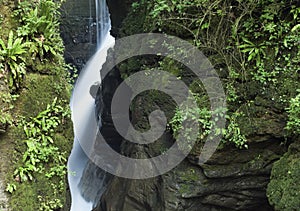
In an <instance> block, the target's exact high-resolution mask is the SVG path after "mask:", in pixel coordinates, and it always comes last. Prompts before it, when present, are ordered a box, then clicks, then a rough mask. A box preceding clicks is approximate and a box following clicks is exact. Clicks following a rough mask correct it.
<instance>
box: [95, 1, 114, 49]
mask: <svg viewBox="0 0 300 211" xmlns="http://www.w3.org/2000/svg"><path fill="white" fill-rule="evenodd" d="M95 1H96V2H95V3H96V28H97V49H99V48H100V47H101V45H102V41H103V40H105V36H106V35H107V33H108V31H109V30H110V27H111V23H110V17H109V12H108V8H107V6H106V0H95Z"/></svg>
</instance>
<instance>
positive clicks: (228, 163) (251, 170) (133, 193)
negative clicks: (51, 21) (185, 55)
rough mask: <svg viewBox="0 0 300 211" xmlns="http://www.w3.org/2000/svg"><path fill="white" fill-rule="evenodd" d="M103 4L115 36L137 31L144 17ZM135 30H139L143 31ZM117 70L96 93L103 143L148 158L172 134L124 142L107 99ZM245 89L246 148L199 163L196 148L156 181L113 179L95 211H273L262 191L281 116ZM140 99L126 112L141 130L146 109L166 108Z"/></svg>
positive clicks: (111, 0)
mask: <svg viewBox="0 0 300 211" xmlns="http://www.w3.org/2000/svg"><path fill="white" fill-rule="evenodd" d="M108 4H109V7H110V12H111V17H112V24H113V30H112V31H113V34H114V35H115V36H116V37H122V36H125V35H126V34H127V35H130V33H131V32H132V31H131V32H130V30H131V28H130V27H135V28H139V27H140V25H139V24H140V23H141V21H142V20H143V17H142V16H143V15H144V14H142V12H141V11H136V12H135V13H134V14H135V15H133V13H132V11H130V7H129V6H130V5H131V3H130V1H122V2H120V1H118V0H108ZM120 11H121V12H120ZM127 11H128V12H127ZM130 12H131V13H130ZM138 15H139V16H138ZM124 20H125V22H124ZM129 28H130V29H129ZM137 30H138V31H142V28H141V27H140V28H139V29H137ZM135 32H137V31H135ZM120 69H122V68H119V69H118V68H115V70H114V71H112V72H111V73H110V74H109V76H108V77H107V78H105V79H104V80H103V83H102V87H101V90H100V91H99V92H98V97H97V99H98V100H97V102H96V104H97V108H98V112H99V115H101V117H102V125H103V126H102V128H101V132H102V134H103V136H104V137H105V138H106V140H107V141H108V143H110V144H111V145H112V146H115V149H116V150H120V153H122V154H124V155H126V156H129V157H135V158H149V157H151V156H154V155H157V154H160V153H161V150H162V149H165V148H166V147H168V146H170V145H171V144H173V143H174V140H173V138H172V135H171V131H167V132H166V133H165V134H164V135H163V136H162V137H161V138H160V139H159V140H158V141H157V143H156V144H151V145H149V146H147V147H141V146H138V145H135V144H132V143H129V142H127V141H125V140H123V139H122V137H120V136H119V135H118V133H117V131H116V130H115V128H114V126H113V124H112V120H111V113H110V104H111V103H110V101H111V98H112V95H113V93H114V90H115V89H116V87H117V86H118V84H119V83H120V81H121V77H120V71H121V73H122V70H120ZM135 71H136V69H135V70H132V72H135ZM244 85H245V86H244V89H245V90H247V94H248V96H247V97H249V98H251V99H253V100H252V101H253V102H252V104H251V110H247V112H248V113H249V115H251V117H252V119H251V121H253V122H252V123H251V124H249V120H247V119H242V120H241V121H243V122H242V124H241V129H242V130H243V131H244V132H245V135H247V141H248V149H242V150H241V149H237V148H236V147H235V146H233V145H225V146H224V147H223V148H220V149H218V150H217V151H216V152H215V154H214V155H213V156H212V157H211V158H210V160H209V161H208V162H206V163H205V164H200V163H199V160H198V156H199V154H200V150H198V149H197V147H196V149H195V150H194V151H193V152H192V153H191V154H190V155H189V156H188V157H187V158H186V159H185V160H184V161H183V162H182V163H181V164H180V165H178V166H177V167H176V168H175V169H173V170H171V171H170V172H168V173H166V174H164V175H161V176H158V177H156V178H152V179H146V180H131V179H124V178H119V177H116V176H113V177H112V179H111V181H110V182H109V184H108V186H107V188H106V191H105V192H104V194H103V196H102V198H101V200H100V201H99V204H98V206H97V207H96V208H95V209H94V210H95V211H100V210H101V211H106V210H118V211H119V210H126V211H139V210H154V211H157V210H170V211H171V210H189V211H194V210H195V211H198V210H274V208H273V207H272V206H270V204H269V202H268V199H267V195H266V189H267V186H268V184H269V182H270V174H271V170H272V167H273V164H274V162H275V161H277V160H279V159H280V158H281V156H282V155H283V154H284V153H285V152H286V150H287V147H286V146H284V144H283V143H284V140H285V136H284V126H285V116H284V115H283V114H282V113H281V111H282V110H283V108H281V107H280V106H279V107H278V105H275V104H272V102H270V101H268V100H266V99H267V97H266V96H264V95H263V94H262V93H261V92H260V89H259V87H257V84H255V83H254V82H249V84H244ZM245 90H244V91H245ZM249 90H251V93H250V91H249ZM144 97H145V96H138V97H137V98H136V99H135V100H134V102H133V104H132V105H131V111H130V112H131V114H132V115H131V117H132V124H133V125H134V126H135V127H136V129H140V130H145V128H149V125H148V121H147V116H148V113H147V112H145V111H147V110H151V109H153V108H157V107H159V108H164V106H165V104H164V99H163V98H164V97H163V96H160V97H159V99H156V100H154V101H151V102H150V101H147V100H145V98H144ZM152 100H153V99H152ZM145 106H146V107H145ZM165 109H166V108H165ZM243 109H247V107H246V105H245V106H241V110H243ZM166 110H169V109H168V108H167V109H166ZM141 120H146V121H141ZM200 148H201V147H199V149H200ZM96 150H97V148H96ZM282 162H283V161H282ZM276 165H277V166H278V165H280V164H279V163H278V164H276ZM274 171H275V170H274ZM285 173H286V172H285ZM273 177H274V178H276V177H275V176H273ZM293 206H294V205H293Z"/></svg>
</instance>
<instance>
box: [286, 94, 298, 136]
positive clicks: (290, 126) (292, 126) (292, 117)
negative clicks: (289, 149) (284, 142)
mask: <svg viewBox="0 0 300 211" xmlns="http://www.w3.org/2000/svg"><path fill="white" fill-rule="evenodd" d="M298 92H299V94H298V95H297V96H296V97H295V98H292V99H291V100H290V105H289V107H288V108H287V113H288V121H287V125H286V129H287V130H288V131H290V132H291V133H292V134H298V135H299V134H300V90H298Z"/></svg>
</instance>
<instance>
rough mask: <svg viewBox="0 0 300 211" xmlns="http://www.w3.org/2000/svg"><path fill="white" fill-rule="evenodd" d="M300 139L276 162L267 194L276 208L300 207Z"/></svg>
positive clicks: (290, 208) (293, 208)
mask: <svg viewBox="0 0 300 211" xmlns="http://www.w3.org/2000/svg"><path fill="white" fill-rule="evenodd" d="M299 167H300V139H298V141H297V142H295V143H293V144H292V145H291V146H290V147H289V151H288V152H287V153H286V154H285V155H284V156H283V157H282V158H281V159H280V160H279V161H277V162H276V163H274V166H273V169H272V173H271V181H270V183H269V185H268V188H267V196H268V199H269V202H270V204H271V205H272V206H273V207H274V208H275V210H287V211H289V210H298V209H299V207H300V181H299V177H300V168H299Z"/></svg>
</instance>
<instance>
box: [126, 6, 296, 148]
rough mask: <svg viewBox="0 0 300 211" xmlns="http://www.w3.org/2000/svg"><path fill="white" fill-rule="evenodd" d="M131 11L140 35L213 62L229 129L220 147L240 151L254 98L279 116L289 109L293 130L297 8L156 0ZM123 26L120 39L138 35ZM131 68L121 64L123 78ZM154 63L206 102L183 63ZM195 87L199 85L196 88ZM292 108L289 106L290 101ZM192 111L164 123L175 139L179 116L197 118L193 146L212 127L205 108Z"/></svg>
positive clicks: (202, 105) (204, 103)
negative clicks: (170, 41) (170, 40)
mask: <svg viewBox="0 0 300 211" xmlns="http://www.w3.org/2000/svg"><path fill="white" fill-rule="evenodd" d="M132 7H133V11H132V13H138V11H143V14H142V15H141V16H143V20H144V21H143V23H141V24H140V25H139V26H140V27H141V28H142V29H143V30H144V31H146V32H149V31H151V32H163V33H167V34H171V35H175V36H179V37H181V38H183V39H185V40H188V41H190V42H191V43H193V44H194V45H195V46H197V47H198V48H199V49H200V50H201V51H202V52H203V53H204V54H205V55H206V56H207V57H208V58H209V60H210V61H211V62H212V64H213V65H214V67H215V69H216V70H217V72H218V73H219V75H220V76H221V78H222V82H223V84H224V87H225V91H226V96H227V102H228V112H227V113H228V116H226V119H227V121H228V124H227V128H226V130H225V131H222V134H223V137H224V140H223V141H225V142H226V141H227V142H228V143H235V145H236V146H237V147H242V146H247V144H246V140H247V137H246V136H245V135H244V134H248V133H249V132H248V131H245V129H246V128H249V127H247V126H244V125H245V124H248V123H250V124H254V122H255V121H254V120H253V121H252V120H251V119H253V116H251V115H252V114H251V112H250V111H251V110H253V109H254V108H253V103H254V102H255V101H256V99H255V98H257V99H258V98H263V99H266V100H268V101H272V102H273V104H274V108H271V109H274V110H278V109H279V110H280V112H284V111H285V108H288V110H287V111H288V113H289V114H290V117H289V118H290V121H289V122H291V121H292V122H293V123H288V124H287V129H289V128H290V127H291V124H294V125H295V126H296V125H297V123H296V121H295V120H292V118H293V117H292V116H294V117H295V118H296V119H299V116H297V114H295V113H293V111H291V109H292V108H291V107H289V101H290V99H294V101H298V100H299V99H298V98H294V97H295V96H296V94H297V92H296V90H297V88H299V87H300V84H299V80H298V77H299V76H298V75H299V68H298V66H299V58H300V46H299V41H300V36H299V21H300V19H299V18H300V17H299V11H300V7H299V4H298V3H297V1H293V0H290V1H284V0H257V1H256V0H247V1H239V0H233V1H220V0H213V1H208V0H192V1H186V0H183V1H178V0H167V1H165V0H155V1H153V3H151V4H150V3H147V2H146V1H140V2H135V3H133V5H132ZM135 16H136V15H135ZM128 22H130V20H128ZM125 23H126V22H125ZM126 28H128V29H127V31H124V33H127V34H134V33H137V32H140V31H141V30H140V29H136V28H133V27H130V26H128V27H126ZM132 63H133V62H132V61H130V62H128V68H127V69H126V65H124V64H123V65H122V68H121V70H122V72H121V74H122V73H123V75H124V76H125V77H126V76H127V75H130V72H129V71H128V70H130V69H132V68H131V66H132ZM137 63H139V62H137ZM140 63H141V62H140ZM157 63H158V65H157V66H158V67H159V68H162V69H164V70H168V71H170V72H171V73H173V74H175V75H176V76H177V77H179V78H181V79H182V80H184V81H191V80H192V81H193V82H192V83H189V84H190V89H191V91H192V92H193V93H194V94H195V95H198V96H200V97H204V96H205V91H204V89H203V87H202V85H201V83H199V82H197V79H195V78H192V77H191V74H189V72H187V71H186V69H185V68H184V67H183V66H182V65H180V64H178V63H177V62H174V61H171V60H170V59H162V60H160V61H159V62H157ZM142 64H145V62H142ZM151 65H152V66H153V63H151ZM124 66H125V68H124ZM135 66H137V65H135ZM124 73H125V74H124ZM195 82H197V83H195ZM195 84H199V85H198V87H197V86H196V85H195ZM258 87H260V88H259V89H260V91H258ZM292 104H294V105H295V102H294V103H292ZM199 106H200V108H199V109H197V111H195V110H185V109H184V108H183V110H180V109H178V108H177V110H176V114H175V116H174V118H173V120H172V121H171V122H170V126H171V127H172V130H173V132H174V135H175V137H176V134H177V132H178V130H179V129H180V125H181V122H182V121H184V117H183V116H189V115H190V116H193V113H197V114H198V115H200V116H201V117H203V118H201V119H199V123H200V124H201V125H202V134H201V136H200V137H199V140H201V137H205V136H207V134H208V133H209V132H208V131H209V128H211V125H212V124H213V122H212V121H211V120H210V114H209V111H208V110H207V108H208V105H207V102H206V101H203V102H201V103H200V104H199ZM275 107H276V108H275ZM277 112H278V111H277ZM187 113H190V114H187ZM292 113H293V114H292ZM182 118H183V119H182ZM245 118H248V120H249V122H248V123H245V122H242V119H245ZM253 127H255V125H253ZM295 128H296V127H294V130H296V129H295ZM225 142H224V143H225Z"/></svg>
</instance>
